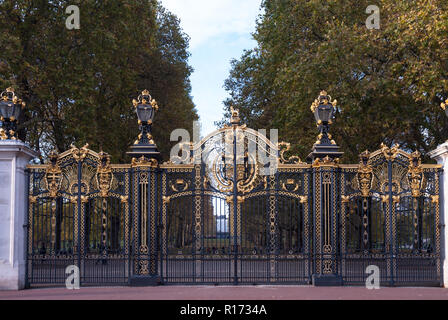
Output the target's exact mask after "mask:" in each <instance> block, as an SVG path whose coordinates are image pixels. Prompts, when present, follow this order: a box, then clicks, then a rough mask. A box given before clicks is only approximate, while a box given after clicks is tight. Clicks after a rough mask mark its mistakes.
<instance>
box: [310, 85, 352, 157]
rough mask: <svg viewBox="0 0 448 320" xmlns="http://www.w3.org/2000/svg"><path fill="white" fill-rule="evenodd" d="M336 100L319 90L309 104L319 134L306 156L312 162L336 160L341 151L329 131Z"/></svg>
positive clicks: (341, 153)
mask: <svg viewBox="0 0 448 320" xmlns="http://www.w3.org/2000/svg"><path fill="white" fill-rule="evenodd" d="M336 104H337V101H336V100H333V101H332V99H331V96H329V95H328V94H327V92H326V91H321V93H320V95H319V97H318V98H317V99H316V100H314V102H313V104H312V105H311V111H312V112H313V113H314V117H315V118H316V123H317V127H318V128H319V132H320V134H319V136H318V139H317V141H316V143H315V144H314V146H313V150H312V152H311V153H310V154H309V156H308V160H309V161H312V162H314V161H315V160H317V159H318V160H322V159H325V158H326V159H328V160H331V161H336V160H337V159H339V158H340V157H341V156H342V155H343V152H340V151H339V149H340V147H339V146H338V145H337V144H336V142H335V141H334V140H332V137H331V135H330V133H329V131H330V125H331V124H332V123H333V119H334V116H335V110H336Z"/></svg>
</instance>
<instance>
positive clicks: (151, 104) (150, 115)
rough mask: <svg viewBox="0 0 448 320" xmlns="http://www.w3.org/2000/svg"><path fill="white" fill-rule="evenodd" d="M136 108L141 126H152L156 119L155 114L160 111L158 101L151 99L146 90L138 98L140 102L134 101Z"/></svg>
mask: <svg viewBox="0 0 448 320" xmlns="http://www.w3.org/2000/svg"><path fill="white" fill-rule="evenodd" d="M133 103H134V106H135V107H136V110H135V111H136V113H137V117H138V120H139V124H148V125H151V124H152V121H153V119H154V115H155V112H156V111H157V110H159V106H158V105H157V102H156V100H154V99H152V98H151V95H150V94H149V92H148V90H144V91H143V92H142V94H141V95H140V96H139V97H138V100H134V101H133Z"/></svg>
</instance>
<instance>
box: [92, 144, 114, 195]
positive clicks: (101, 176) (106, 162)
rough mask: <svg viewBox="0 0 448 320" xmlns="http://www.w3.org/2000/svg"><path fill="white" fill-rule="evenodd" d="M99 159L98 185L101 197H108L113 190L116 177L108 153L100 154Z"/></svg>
mask: <svg viewBox="0 0 448 320" xmlns="http://www.w3.org/2000/svg"><path fill="white" fill-rule="evenodd" d="M99 156H100V157H99V159H98V169H97V173H96V183H97V185H98V189H99V190H100V195H101V197H104V198H105V197H107V196H108V194H109V191H110V189H111V188H112V181H113V179H114V176H113V174H112V168H111V166H110V156H109V155H108V154H107V153H104V152H102V151H101V152H100V153H99Z"/></svg>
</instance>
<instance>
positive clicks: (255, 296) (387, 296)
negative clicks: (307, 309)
mask: <svg viewBox="0 0 448 320" xmlns="http://www.w3.org/2000/svg"><path fill="white" fill-rule="evenodd" d="M6 299H7V300H402V299H407V300H448V289H442V288H381V289H379V290H367V289H365V288H362V287H343V288H322V287H320V288H315V287H307V286H303V287H301V286H281V287H280V286H247V287H246V286H238V287H230V286H229V287H224V286H220V287H212V286H201V287H187V286H161V287H150V288H130V287H120V288H81V289H80V290H74V291H73V290H67V289H65V288H50V289H48V288H45V289H30V290H24V291H0V300H6Z"/></svg>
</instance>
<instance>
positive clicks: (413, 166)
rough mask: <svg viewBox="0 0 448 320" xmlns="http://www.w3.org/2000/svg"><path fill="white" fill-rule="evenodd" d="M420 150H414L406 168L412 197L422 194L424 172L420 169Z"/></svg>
mask: <svg viewBox="0 0 448 320" xmlns="http://www.w3.org/2000/svg"><path fill="white" fill-rule="evenodd" d="M420 156H421V155H420V152H418V151H415V152H414V153H412V154H411V156H410V159H409V160H410V161H409V169H408V174H407V178H408V182H409V186H410V188H411V193H412V196H413V197H414V198H418V197H420V196H421V195H422V192H421V190H422V189H423V184H424V174H423V169H422V160H421V157H420Z"/></svg>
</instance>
